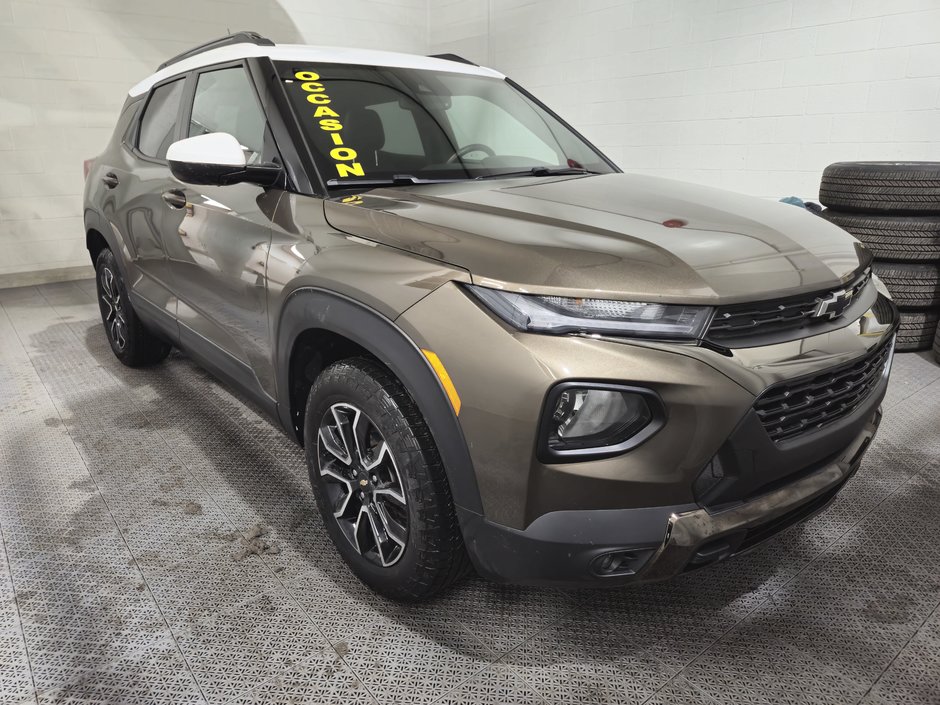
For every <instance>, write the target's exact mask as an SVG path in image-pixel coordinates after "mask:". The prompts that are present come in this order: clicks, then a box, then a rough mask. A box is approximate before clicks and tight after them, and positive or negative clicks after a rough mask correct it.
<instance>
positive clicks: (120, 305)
mask: <svg viewBox="0 0 940 705" xmlns="http://www.w3.org/2000/svg"><path fill="white" fill-rule="evenodd" d="M95 283H96V288H97V291H98V308H99V309H101V322H102V323H103V324H104V332H105V335H107V336H108V342H109V343H110V344H111V350H112V351H113V352H114V356H115V357H116V358H117V359H118V360H120V361H121V362H123V363H124V364H125V365H127V366H128V367H145V366H147V365H154V364H156V363H158V362H160V361H161V360H163V359H164V358H165V357H166V356H167V355H169V354H170V344H169V343H167V342H166V341H164V340H161V339H160V338H158V337H157V336H155V335H153V333H151V332H150V331H148V330H147V329H146V328H145V327H144V324H143V323H141V321H140V319H139V318H137V314H136V312H135V311H134V309H133V307H131V302H130V300H129V299H128V296H127V287H126V286H125V285H124V279H123V278H122V277H121V272H120V270H119V269H118V267H117V262H116V261H115V260H114V253H112V252H111V250H108V249H105V250H102V251H101V253H100V254H99V255H98V259H96V260H95Z"/></svg>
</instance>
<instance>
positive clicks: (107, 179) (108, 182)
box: [101, 171, 120, 188]
mask: <svg viewBox="0 0 940 705" xmlns="http://www.w3.org/2000/svg"><path fill="white" fill-rule="evenodd" d="M101 181H102V182H103V183H104V185H105V186H107V187H108V188H114V187H115V186H117V185H118V184H119V183H120V182H119V181H118V177H117V176H115V174H114V172H113V171H109V172H108V173H107V174H105V175H104V176H102V177H101Z"/></svg>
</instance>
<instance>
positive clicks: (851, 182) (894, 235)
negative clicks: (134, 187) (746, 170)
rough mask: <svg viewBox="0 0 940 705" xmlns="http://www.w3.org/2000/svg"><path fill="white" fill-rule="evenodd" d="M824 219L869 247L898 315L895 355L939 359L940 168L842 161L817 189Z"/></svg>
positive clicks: (924, 164)
mask: <svg viewBox="0 0 940 705" xmlns="http://www.w3.org/2000/svg"><path fill="white" fill-rule="evenodd" d="M819 200H820V201H821V202H822V204H823V205H824V206H826V210H824V211H823V212H822V214H821V215H822V216H823V217H824V218H826V219H827V220H829V221H830V222H832V223H835V224H836V225H838V226H839V227H841V228H843V229H845V230H847V231H849V232H850V233H852V235H854V236H855V237H856V238H858V239H859V240H861V241H862V242H864V243H865V244H866V245H867V246H868V248H869V249H870V250H871V251H872V254H874V256H875V263H874V265H873V271H874V272H875V274H877V275H878V276H879V277H880V278H881V280H882V281H883V282H884V284H885V286H887V287H888V291H890V292H891V295H892V297H894V302H895V303H896V304H897V305H898V308H899V309H900V310H901V329H900V330H899V331H898V339H897V349H898V350H925V349H928V348H930V347H931V345H933V348H934V352H935V354H936V355H937V360H938V361H940V329H938V323H940V162H838V163H836V164H831V165H829V166H828V167H826V170H825V171H824V172H823V176H822V183H821V184H820V187H819Z"/></svg>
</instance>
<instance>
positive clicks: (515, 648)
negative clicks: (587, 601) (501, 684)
mask: <svg viewBox="0 0 940 705" xmlns="http://www.w3.org/2000/svg"><path fill="white" fill-rule="evenodd" d="M549 589H550V590H552V592H554V593H555V594H557V595H559V596H561V598H562V599H563V600H564V601H565V604H568V598H567V596H566V595H565V593H564V591H562V590H559V589H557V588H549ZM573 612H574V607H573V606H571V607H568V608H567V609H566V610H565V614H564V615H563V616H561V617H559V618H558V619H556V620H554V621H553V622H551V623H550V624H546V625H545V626H544V627H542V628H541V629H537V630H536V631H534V632H533V633H532V634H530V635H529V636H528V637H526V638H525V639H523V640H522V641H520V642H519V643H518V644H516V645H515V646H513V647H512V648H511V649H509V650H508V651H506V652H505V653H503V654H501V655H500V656H499V658H497V659H496V660H495V661H493V662H492V663H490V664H488V665H487V666H486V667H485V668H482V669H480V670H479V671H477V672H476V673H474V674H473V675H472V676H469V677H467V678H464V679H463V680H462V681H460V682H459V683H457V684H456V685H455V686H454V687H453V688H451V689H450V690H448V691H447V692H446V693H444V694H443V695H442V696H441V697H440V698H438V699H437V700H435V701H434V702H439V701H440V700H442V699H443V698H445V697H447V695H448V694H450V693H452V692H454V691H455V690H456V689H457V688H459V687H460V686H462V685H463V684H464V683H466V682H468V681H470V680H471V679H473V678H476V677H477V676H478V675H480V674H481V673H483V671H485V670H487V669H488V668H492V667H493V666H497V665H502V666H503V667H504V668H506V669H508V670H509V671H510V672H511V673H512V674H513V676H515V677H516V678H518V679H519V680H521V681H522V682H523V683H525V685H526V687H527V688H528V689H529V690H531V691H532V692H533V693H535V695H536V696H538V699H539V700H540V701H541V702H543V703H548V702H549V700H548V699H547V698H546V697H545V696H544V695H542V691H541V689H539V688H538V687H536V685H535V684H533V683H532V682H530V681H529V679H528V678H526V677H525V674H524V673H520V672H519V669H517V668H516V667H515V666H514V665H513V664H511V663H506V662H505V659H506V658H507V657H508V656H510V655H511V654H514V653H515V652H517V651H518V650H519V649H521V648H522V647H523V646H525V645H526V644H528V643H529V642H530V641H532V640H533V639H534V638H535V637H537V636H538V635H539V634H541V633H542V632H546V631H548V630H549V629H552V628H553V627H555V626H556V625H558V624H559V623H560V622H561V621H562V620H564V619H565V617H567V616H570V615H571V614H572V613H573ZM592 619H593V614H592ZM458 621H459V620H458ZM461 624H463V622H461ZM467 631H470V630H469V629H467ZM474 636H475V638H476V639H477V641H480V638H479V637H476V635H474ZM484 648H485V649H487V650H488V651H489V652H490V653H492V654H495V653H498V652H496V651H493V650H492V649H490V648H489V647H488V646H486V645H485V644H484Z"/></svg>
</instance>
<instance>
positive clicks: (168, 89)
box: [137, 78, 184, 159]
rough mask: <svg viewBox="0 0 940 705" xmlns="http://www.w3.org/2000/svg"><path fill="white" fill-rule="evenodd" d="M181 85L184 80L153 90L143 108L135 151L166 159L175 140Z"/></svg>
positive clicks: (181, 91) (165, 84) (181, 94)
mask: <svg viewBox="0 0 940 705" xmlns="http://www.w3.org/2000/svg"><path fill="white" fill-rule="evenodd" d="M183 83H184V80H183V79H182V78H179V79H177V80H175V81H173V82H172V83H164V84H163V85H162V86H159V87H158V88H155V89H154V91H153V93H152V94H151V96H150V101H149V102H148V103H147V107H146V108H144V116H143V117H142V118H141V120H140V135H139V137H138V139H137V149H139V150H140V151H141V152H143V153H144V154H146V155H147V156H148V157H156V158H157V159H166V150H167V149H168V148H169V146H170V145H171V144H172V143H173V142H174V141H175V140H176V125H177V122H176V119H177V116H178V115H179V110H180V99H181V98H182V96H183Z"/></svg>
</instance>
